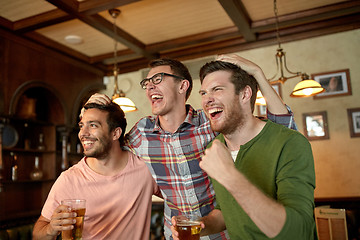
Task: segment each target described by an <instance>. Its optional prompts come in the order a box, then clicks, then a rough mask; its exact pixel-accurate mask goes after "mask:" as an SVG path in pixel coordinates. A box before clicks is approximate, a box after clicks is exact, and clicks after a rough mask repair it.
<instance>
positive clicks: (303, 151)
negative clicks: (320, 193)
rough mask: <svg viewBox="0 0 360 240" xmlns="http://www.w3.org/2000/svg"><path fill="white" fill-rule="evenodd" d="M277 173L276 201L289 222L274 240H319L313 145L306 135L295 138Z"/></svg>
mask: <svg viewBox="0 0 360 240" xmlns="http://www.w3.org/2000/svg"><path fill="white" fill-rule="evenodd" d="M277 171H278V172H277V177H276V182H277V186H278V190H277V199H278V201H279V202H280V203H281V204H283V205H284V206H285V210H286V222H285V225H284V227H283V229H282V230H281V232H280V233H279V234H278V236H277V237H276V238H274V239H288V236H294V237H295V238H294V239H314V236H315V238H316V231H315V222H314V214H313V211H314V189H315V170H314V160H313V155H312V151H311V145H310V143H309V142H308V140H307V139H306V138H305V137H304V136H303V135H301V134H294V135H293V136H292V138H290V139H289V140H288V141H287V143H286V144H285V146H284V148H283V151H282V154H281V157H280V161H279V167H278V170H277ZM314 233H315V234H314Z"/></svg>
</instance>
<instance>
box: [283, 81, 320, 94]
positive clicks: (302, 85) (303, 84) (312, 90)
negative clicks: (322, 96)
mask: <svg viewBox="0 0 360 240" xmlns="http://www.w3.org/2000/svg"><path fill="white" fill-rule="evenodd" d="M324 91H325V89H324V88H323V87H322V86H321V85H320V83H318V82H316V81H315V80H309V79H307V80H302V81H300V82H299V83H298V84H296V86H295V88H294V90H293V92H292V93H291V94H290V96H291V97H311V96H314V95H316V94H319V93H322V92H324Z"/></svg>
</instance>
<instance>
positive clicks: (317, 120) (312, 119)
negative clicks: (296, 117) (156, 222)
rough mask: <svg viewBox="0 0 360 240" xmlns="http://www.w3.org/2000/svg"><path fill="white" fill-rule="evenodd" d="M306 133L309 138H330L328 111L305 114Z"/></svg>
mask: <svg viewBox="0 0 360 240" xmlns="http://www.w3.org/2000/svg"><path fill="white" fill-rule="evenodd" d="M303 123H304V135H305V137H306V138H307V139H308V140H323V139H329V130H328V123H327V114H326V111H323V112H313V113H304V114H303Z"/></svg>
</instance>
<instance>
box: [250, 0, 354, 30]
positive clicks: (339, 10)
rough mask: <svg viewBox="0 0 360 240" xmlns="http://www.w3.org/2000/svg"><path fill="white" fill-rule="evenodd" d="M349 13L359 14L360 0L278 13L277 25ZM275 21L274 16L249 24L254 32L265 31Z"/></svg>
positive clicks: (272, 28) (292, 24) (314, 20)
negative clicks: (282, 13) (289, 12)
mask: <svg viewBox="0 0 360 240" xmlns="http://www.w3.org/2000/svg"><path fill="white" fill-rule="evenodd" d="M351 14H360V1H347V2H342V3H338V4H332V5H329V6H325V7H319V8H314V9H310V10H304V11H300V12H296V13H291V14H286V15H280V16H278V17H279V27H289V26H296V25H299V24H304V23H309V22H317V21H322V20H325V19H332V18H336V17H341V16H346V15H351ZM359 17H360V16H359ZM275 21H276V20H275V17H273V18H268V19H264V20H259V21H254V22H253V23H252V24H251V27H252V30H253V31H254V32H266V31H269V30H274V29H275Z"/></svg>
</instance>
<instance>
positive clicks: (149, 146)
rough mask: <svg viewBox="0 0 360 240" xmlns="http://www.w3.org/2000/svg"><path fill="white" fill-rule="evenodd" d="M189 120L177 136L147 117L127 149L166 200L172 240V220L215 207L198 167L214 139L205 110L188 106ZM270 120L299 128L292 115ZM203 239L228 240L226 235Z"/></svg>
mask: <svg viewBox="0 0 360 240" xmlns="http://www.w3.org/2000/svg"><path fill="white" fill-rule="evenodd" d="M186 107H187V110H188V111H187V116H186V118H185V121H184V122H183V123H182V124H181V125H180V127H179V128H178V130H177V131H176V132H175V133H170V132H166V131H164V130H163V129H161V127H160V124H159V118H158V117H154V116H149V117H145V118H142V119H140V120H139V122H138V123H136V124H135V126H134V127H133V128H132V129H131V130H130V132H129V133H128V135H127V145H128V146H129V148H130V150H131V151H132V152H134V153H135V154H136V155H138V156H140V157H141V158H143V159H144V160H145V162H146V164H147V166H148V167H149V170H150V172H151V174H152V176H153V177H154V179H155V181H156V182H157V184H158V185H159V187H160V189H161V193H162V196H163V198H164V217H165V224H164V225H165V237H166V239H170V236H171V231H170V226H171V217H172V216H177V215H180V214H186V213H190V212H192V213H197V214H199V215H201V216H206V215H208V214H209V213H210V212H211V210H213V209H214V207H215V204H216V203H215V192H214V189H213V187H212V184H211V182H210V179H209V177H208V176H207V174H206V173H205V172H204V171H203V170H202V169H201V168H200V167H199V161H200V159H201V155H202V153H203V151H204V150H205V149H206V146H207V145H208V144H209V143H210V142H211V141H212V140H213V139H214V138H215V136H216V135H217V133H215V132H213V131H212V130H211V127H210V122H209V120H208V119H207V117H206V116H205V113H204V112H203V111H202V110H194V109H193V108H192V107H191V106H190V105H187V106H186ZM268 118H269V119H273V120H275V121H276V122H278V123H280V124H283V125H285V126H288V127H289V126H292V127H293V128H296V126H295V123H294V121H293V115H292V114H291V112H290V113H289V114H287V115H272V114H269V113H268ZM201 239H229V237H228V235H227V233H226V231H225V232H222V233H219V234H214V235H210V236H208V237H203V238H201Z"/></svg>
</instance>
